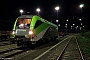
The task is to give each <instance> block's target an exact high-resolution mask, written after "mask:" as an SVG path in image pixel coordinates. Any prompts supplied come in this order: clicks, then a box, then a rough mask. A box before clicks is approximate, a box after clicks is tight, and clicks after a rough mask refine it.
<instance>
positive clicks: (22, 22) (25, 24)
mask: <svg viewBox="0 0 90 60" xmlns="http://www.w3.org/2000/svg"><path fill="white" fill-rule="evenodd" d="M30 22H31V19H30V18H19V19H18V20H17V23H16V26H17V28H29V26H30Z"/></svg>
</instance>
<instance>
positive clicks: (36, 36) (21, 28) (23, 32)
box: [10, 15, 58, 47]
mask: <svg viewBox="0 0 90 60" xmlns="http://www.w3.org/2000/svg"><path fill="white" fill-rule="evenodd" d="M57 37H58V26H57V25H55V24H53V23H51V22H49V21H47V20H45V19H43V18H41V17H40V16H37V15H21V16H19V17H18V18H17V19H16V21H15V23H14V27H13V31H12V34H11V35H10V40H11V42H12V43H15V42H16V43H17V46H22V47H23V46H28V45H29V44H36V43H37V42H38V41H40V42H43V41H46V40H49V39H56V38H57ZM38 43H39V42H38Z"/></svg>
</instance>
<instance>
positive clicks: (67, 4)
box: [0, 0, 90, 30]
mask: <svg viewBox="0 0 90 60" xmlns="http://www.w3.org/2000/svg"><path fill="white" fill-rule="evenodd" d="M81 3H83V4H84V7H83V8H82V18H83V20H82V21H81V22H80V21H79V18H81V9H80V8H79V5H80V4H81ZM56 6H60V9H59V11H58V20H59V23H60V25H61V26H60V29H62V30H63V29H64V28H65V27H64V26H65V24H66V23H67V24H68V29H69V28H70V26H71V25H72V24H73V23H74V24H75V26H77V25H78V26H80V23H82V24H83V25H84V26H85V29H90V28H89V26H90V23H89V20H90V2H89V0H17V1H16V0H7V1H6V0H2V1H1V0H0V27H1V28H0V30H12V28H13V23H14V21H15V20H16V18H17V17H18V16H20V12H19V10H20V9H23V10H24V13H23V14H37V12H36V8H40V9H41V11H40V16H41V17H43V18H44V19H46V20H48V21H52V22H53V23H56V22H55V20H56V19H57V15H56V10H55V7H56ZM27 12H29V13H27ZM66 19H68V20H69V21H68V22H66ZM3 27H5V28H3Z"/></svg>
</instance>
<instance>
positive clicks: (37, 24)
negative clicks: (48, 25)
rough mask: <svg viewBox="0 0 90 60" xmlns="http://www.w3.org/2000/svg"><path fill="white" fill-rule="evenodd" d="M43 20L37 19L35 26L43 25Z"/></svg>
mask: <svg viewBox="0 0 90 60" xmlns="http://www.w3.org/2000/svg"><path fill="white" fill-rule="evenodd" d="M42 23H43V22H42V21H40V20H37V22H36V24H35V27H34V28H37V27H38V26H39V25H41V24H42Z"/></svg>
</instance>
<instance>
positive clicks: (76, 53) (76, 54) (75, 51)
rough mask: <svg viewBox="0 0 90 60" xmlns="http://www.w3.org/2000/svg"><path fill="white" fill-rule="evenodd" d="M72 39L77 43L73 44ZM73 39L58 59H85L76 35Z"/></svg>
mask: <svg viewBox="0 0 90 60" xmlns="http://www.w3.org/2000/svg"><path fill="white" fill-rule="evenodd" d="M72 40H74V43H75V44H76V45H75V46H74V45H73V44H72ZM72 40H71V41H70V40H69V41H68V43H67V44H66V46H65V47H64V49H63V50H62V52H61V53H60V54H59V56H58V58H57V59H56V60H84V58H83V55H82V52H81V50H80V47H79V44H78V42H77V39H76V37H73V39H72ZM73 47H74V48H73ZM70 48H71V50H70ZM70 51H72V52H70Z"/></svg>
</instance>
